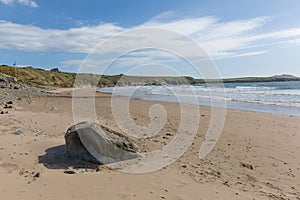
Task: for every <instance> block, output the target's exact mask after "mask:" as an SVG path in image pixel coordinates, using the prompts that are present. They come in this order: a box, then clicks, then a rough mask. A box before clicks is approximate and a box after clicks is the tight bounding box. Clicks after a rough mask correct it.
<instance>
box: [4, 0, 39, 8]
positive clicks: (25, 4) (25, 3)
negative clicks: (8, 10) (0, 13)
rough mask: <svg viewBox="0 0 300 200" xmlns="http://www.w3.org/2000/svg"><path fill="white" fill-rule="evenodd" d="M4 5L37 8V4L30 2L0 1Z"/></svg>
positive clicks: (18, 0)
mask: <svg viewBox="0 0 300 200" xmlns="http://www.w3.org/2000/svg"><path fill="white" fill-rule="evenodd" d="M0 2H1V3H3V4H5V5H14V4H21V5H23V6H29V7H31V8H37V7H38V4H37V3H36V2H35V1H32V0H0Z"/></svg>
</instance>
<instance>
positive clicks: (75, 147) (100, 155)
mask: <svg viewBox="0 0 300 200" xmlns="http://www.w3.org/2000/svg"><path fill="white" fill-rule="evenodd" d="M65 140H66V148H67V155H68V156H69V157H70V158H72V159H75V160H82V161H89V162H94V163H97V164H109V163H114V162H119V161H124V160H129V159H133V158H137V157H139V156H140V154H139V153H138V147H137V144H136V143H135V142H134V141H133V140H131V139H129V138H128V137H126V136H124V135H121V134H119V133H116V132H114V131H112V130H109V129H107V128H105V127H103V126H99V125H98V124H96V123H92V122H81V123H79V124H76V125H74V126H71V127H70V128H69V129H68V130H67V132H66V134H65Z"/></svg>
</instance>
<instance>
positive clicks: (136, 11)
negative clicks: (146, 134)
mask: <svg viewBox="0 0 300 200" xmlns="http://www.w3.org/2000/svg"><path fill="white" fill-rule="evenodd" d="M237 2H238V1H233V0H228V1H221V0H219V1H218V0H207V1H199V0H187V1H178V0H173V1H161V0H152V1H141V0H139V1H138V0H131V1H114V0H107V1H103V0H97V1H96V0H85V1H83V0H77V1H69V0H66V1H55V0H53V1H45V0H34V1H33V0H0V64H8V65H12V64H13V63H14V61H16V62H17V65H18V66H26V65H31V66H34V67H39V68H45V69H50V68H52V67H56V66H59V67H60V68H61V70H63V71H70V72H75V71H77V70H78V69H79V66H80V65H81V64H82V61H83V60H84V59H85V58H86V57H87V56H88V55H89V54H90V53H91V52H93V50H94V49H95V47H97V45H99V44H102V43H103V42H105V41H107V40H111V38H112V37H120V35H122V34H123V33H124V32H127V31H132V30H135V29H136V28H138V29H142V28H148V27H154V28H160V29H167V30H171V31H175V32H176V33H180V34H182V35H183V36H184V37H186V38H188V39H191V40H192V41H193V42H196V43H197V44H198V45H199V46H200V47H201V48H203V49H204V50H205V51H206V52H207V54H208V56H209V57H210V58H212V59H213V61H214V63H215V64H216V66H217V68H218V69H219V71H220V74H221V76H222V77H239V76H269V75H274V74H283V73H288V74H293V75H297V76H300V70H299V69H300V68H299V63H300V20H299V19H300V12H299V10H300V1H298V0H285V1H284V0H274V1H271V0H266V1H261V0H251V1H250V0H249V1H248V0H244V1H242V3H237ZM161 34H162V35H163V34H164V33H163V32H162V33H161ZM166 34H167V33H166ZM146 35H147V34H146ZM154 35H156V34H154ZM167 35H168V34H167ZM140 36H141V35H140ZM157 37H159V34H158V35H157ZM162 38H164V41H163V42H166V41H167V42H170V43H168V45H171V44H172V43H171V42H172V41H171V40H172V39H174V38H170V37H165V36H162ZM158 39H159V38H156V40H158ZM146 40H147V39H146V38H142V39H141V37H133V38H132V37H130V39H129V38H125V39H124V41H127V43H126V44H125V42H124V44H123V42H120V43H119V44H114V45H115V46H114V45H113V46H110V47H111V48H109V50H107V51H98V52H97V56H92V58H95V57H97V59H96V60H95V59H94V60H92V59H91V57H90V59H88V62H85V63H84V65H88V67H87V68H86V69H85V70H84V71H85V72H93V73H97V72H99V69H98V68H97V67H100V68H101V67H103V65H105V64H107V63H106V60H109V59H110V58H111V57H113V56H116V55H119V54H120V53H122V51H123V50H125V49H128V48H129V47H134V46H135V45H133V46H130V45H131V43H135V44H136V43H138V44H139V45H141V44H142V43H143V42H144V41H146ZM175 43H176V41H175ZM122 44H123V46H122ZM188 44H189V42H186V43H185V44H182V45H188ZM128 45H129V46H128ZM171 46H172V45H171ZM173 47H177V48H180V49H181V46H180V45H178V44H175V45H174V46H172V48H173ZM182 49H186V52H183V54H184V55H185V56H186V57H188V58H191V59H193V58H195V57H197V55H199V54H197V53H195V52H191V51H189V50H188V48H185V47H182ZM182 49H181V50H182ZM138 66H142V69H143V70H134V69H136V67H138ZM164 66H166V67H164ZM167 68H168V70H165V69H167ZM169 68H172V69H174V70H176V73H177V74H179V75H191V76H195V77H198V76H199V74H197V73H196V72H195V71H194V70H193V69H192V67H191V66H189V64H187V63H185V62H184V61H182V59H179V58H178V57H177V58H174V55H171V54H167V53H165V52H161V51H159V50H150V51H134V52H131V53H129V54H127V55H126V56H123V57H122V58H120V59H119V60H118V62H114V63H113V64H112V65H111V66H110V68H109V69H107V70H106V71H105V73H107V74H119V73H125V74H137V75H140V74H142V75H158V74H161V75H168V74H169ZM159 69H161V70H159ZM100 71H101V70H100ZM143 73H144V74H143ZM171 75H173V74H171Z"/></svg>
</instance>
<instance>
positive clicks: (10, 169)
mask: <svg viewBox="0 0 300 200" xmlns="http://www.w3.org/2000/svg"><path fill="white" fill-rule="evenodd" d="M0 167H1V168H3V169H5V170H7V173H9V174H10V173H12V172H13V171H16V170H19V169H20V167H19V165H17V164H14V163H7V162H4V163H2V164H0Z"/></svg>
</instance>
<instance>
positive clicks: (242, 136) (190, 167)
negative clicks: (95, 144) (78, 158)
mask: <svg viewBox="0 0 300 200" xmlns="http://www.w3.org/2000/svg"><path fill="white" fill-rule="evenodd" d="M153 104H161V105H162V106H163V107H164V108H165V110H166V112H167V121H166V124H165V125H164V127H163V129H162V130H161V131H160V132H159V134H157V135H155V136H154V137H152V138H149V139H138V140H137V141H136V142H137V143H138V145H139V151H140V152H149V151H153V150H155V149H160V148H162V147H163V146H164V145H166V144H167V143H168V142H170V141H171V139H172V137H174V135H176V133H177V129H178V124H179V121H180V109H179V105H178V104H176V103H166V102H155V101H144V100H139V99H132V100H131V101H130V114H131V116H132V119H134V120H135V122H136V124H139V125H147V124H148V123H149V121H150V118H149V116H148V112H149V108H150V107H151V105H153ZM190 108H191V109H199V110H200V113H201V118H200V124H199V129H198V132H197V135H196V137H195V140H194V142H193V144H192V145H191V147H190V148H189V149H188V151H187V152H186V153H185V154H184V155H183V156H182V157H180V158H179V159H178V160H177V161H176V162H174V163H173V164H171V165H169V166H167V167H164V168H163V169H161V170H159V171H155V172H151V173H143V174H130V173H123V172H119V171H115V170H110V169H108V168H106V167H103V166H100V167H99V166H96V165H94V164H87V163H80V162H75V161H72V160H70V159H68V158H67V157H66V153H65V146H64V144H65V141H64V133H65V131H66V130H67V129H68V128H69V127H70V126H71V125H73V123H74V122H73V118H72V98H71V92H70V91H69V90H61V91H60V92H54V93H43V95H39V96H34V97H26V98H23V99H22V100H18V101H14V103H13V108H11V109H6V110H8V114H2V115H0V177H1V181H0V192H1V199H11V200H15V199H22V200H23V199H31V200H33V199H88V200H92V199H97V200H98V199H113V200H114V199H128V200H129V199H130V200H131V199H172V200H173V199H174V200H180V199H182V200H193V199H198V200H199V199H203V200H210V199H222V200H223V199H228V200H233V199H243V200H244V199H251V200H252V199H300V192H299V191H300V153H299V150H300V143H299V141H300V135H299V128H300V123H299V122H300V118H299V117H292V116H285V115H272V114H265V113H257V112H249V111H238V110H227V113H226V120H225V125H224V128H223V131H222V134H221V136H220V139H219V140H218V142H217V145H216V146H215V148H214V150H213V151H212V152H211V153H210V154H209V155H208V156H207V157H205V159H202V160H200V159H199V157H198V152H199V149H200V146H201V144H202V142H203V138H204V137H205V134H206V131H207V128H208V124H209V122H210V119H211V113H210V109H209V108H208V107H201V106H195V105H191V106H190ZM96 111H97V114H98V115H97V116H98V119H99V121H100V123H101V124H103V125H105V126H106V127H109V128H110V129H112V130H115V131H118V132H121V133H122V131H121V130H120V129H119V128H118V126H117V124H116V123H115V120H114V118H113V115H112V112H111V95H109V94H103V93H98V94H97V95H96ZM16 131H21V132H22V133H21V134H20V135H18V134H13V133H15V132H16Z"/></svg>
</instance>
